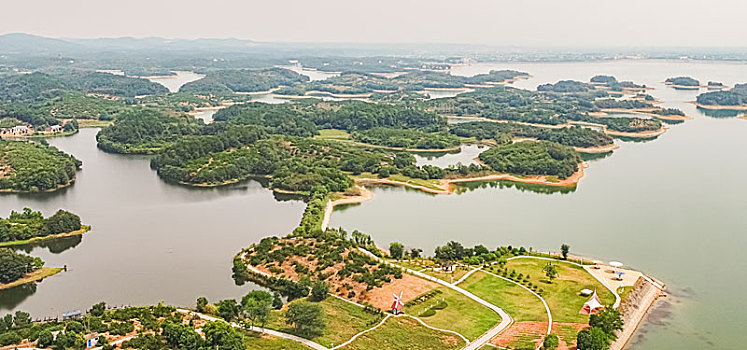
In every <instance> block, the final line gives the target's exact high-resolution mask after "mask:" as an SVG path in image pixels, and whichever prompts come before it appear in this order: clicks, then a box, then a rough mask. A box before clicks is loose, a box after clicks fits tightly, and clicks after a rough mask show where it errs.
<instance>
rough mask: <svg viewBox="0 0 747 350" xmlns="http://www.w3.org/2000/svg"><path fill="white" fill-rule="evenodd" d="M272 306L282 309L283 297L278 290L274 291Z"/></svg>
mask: <svg viewBox="0 0 747 350" xmlns="http://www.w3.org/2000/svg"><path fill="white" fill-rule="evenodd" d="M272 308H273V309H275V310H280V309H282V308H283V298H282V297H281V296H280V293H278V292H274V293H272Z"/></svg>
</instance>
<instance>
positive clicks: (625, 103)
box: [594, 98, 653, 109]
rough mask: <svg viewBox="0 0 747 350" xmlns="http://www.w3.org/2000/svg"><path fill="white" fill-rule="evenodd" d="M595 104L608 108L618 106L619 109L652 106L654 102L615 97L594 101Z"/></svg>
mask: <svg viewBox="0 0 747 350" xmlns="http://www.w3.org/2000/svg"><path fill="white" fill-rule="evenodd" d="M594 104H595V105H596V106H597V107H599V108H602V109H606V108H618V109H637V108H651V107H653V105H652V104H650V103H648V102H643V101H640V100H616V99H613V98H605V99H602V100H596V101H594Z"/></svg>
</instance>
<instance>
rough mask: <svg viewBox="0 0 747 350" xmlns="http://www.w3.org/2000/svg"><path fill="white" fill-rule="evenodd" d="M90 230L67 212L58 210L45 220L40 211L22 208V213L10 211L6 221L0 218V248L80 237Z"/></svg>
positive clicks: (77, 217)
mask: <svg viewBox="0 0 747 350" xmlns="http://www.w3.org/2000/svg"><path fill="white" fill-rule="evenodd" d="M90 229H91V227H90V226H86V225H82V224H81V223H80V216H78V215H75V214H73V213H71V212H69V211H65V210H61V209H60V210H58V211H57V212H56V213H54V215H52V216H50V217H48V218H45V217H44V216H43V215H42V213H41V212H40V211H33V210H31V209H30V208H23V211H22V212H16V211H11V212H10V216H9V217H8V218H7V219H4V218H0V247H8V246H18V245H23V244H29V243H34V242H38V241H43V240H49V239H56V238H61V237H67V236H75V235H81V234H84V233H86V232H88V231H89V230H90Z"/></svg>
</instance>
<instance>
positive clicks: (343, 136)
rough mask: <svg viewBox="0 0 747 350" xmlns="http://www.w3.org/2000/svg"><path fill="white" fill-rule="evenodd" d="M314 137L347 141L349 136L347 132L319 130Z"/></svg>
mask: <svg viewBox="0 0 747 350" xmlns="http://www.w3.org/2000/svg"><path fill="white" fill-rule="evenodd" d="M315 137H316V138H318V139H325V140H349V139H350V134H348V132H347V131H345V130H338V129H321V130H319V135H317V136H315Z"/></svg>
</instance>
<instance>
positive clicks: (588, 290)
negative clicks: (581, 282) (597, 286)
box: [581, 288, 594, 295]
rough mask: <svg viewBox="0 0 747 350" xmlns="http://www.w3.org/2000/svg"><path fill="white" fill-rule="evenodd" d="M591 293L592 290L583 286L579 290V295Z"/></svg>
mask: <svg viewBox="0 0 747 350" xmlns="http://www.w3.org/2000/svg"><path fill="white" fill-rule="evenodd" d="M591 293H594V291H593V290H591V289H588V288H584V289H582V290H581V295H591Z"/></svg>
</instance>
